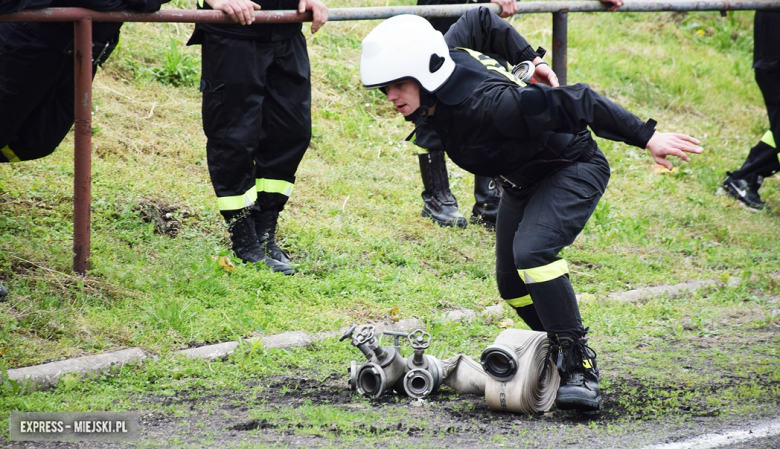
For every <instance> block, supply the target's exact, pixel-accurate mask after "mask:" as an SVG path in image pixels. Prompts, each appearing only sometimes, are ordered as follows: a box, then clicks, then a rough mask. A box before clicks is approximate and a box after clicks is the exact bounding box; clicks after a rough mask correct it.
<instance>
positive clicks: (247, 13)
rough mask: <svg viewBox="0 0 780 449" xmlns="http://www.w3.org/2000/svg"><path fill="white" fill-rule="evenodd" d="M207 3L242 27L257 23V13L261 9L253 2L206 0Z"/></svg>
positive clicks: (248, 0)
mask: <svg viewBox="0 0 780 449" xmlns="http://www.w3.org/2000/svg"><path fill="white" fill-rule="evenodd" d="M206 3H208V4H209V6H211V7H212V8H214V9H216V10H218V11H222V12H224V13H225V14H227V15H228V16H230V18H231V19H233V22H236V23H240V24H241V25H251V24H252V22H254V21H255V11H257V10H259V9H260V5H258V4H257V3H255V2H253V1H252V0H206Z"/></svg>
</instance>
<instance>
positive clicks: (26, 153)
mask: <svg viewBox="0 0 780 449" xmlns="http://www.w3.org/2000/svg"><path fill="white" fill-rule="evenodd" d="M73 114H74V113H73V58H72V57H70V56H68V55H64V54H63V53H62V52H58V51H56V50H54V49H53V48H51V47H49V46H48V45H46V44H45V43H44V42H43V41H41V40H40V39H39V38H38V37H37V35H36V34H35V33H34V32H33V31H32V29H31V28H30V24H28V23H2V24H0V124H2V125H0V162H20V161H27V160H33V159H38V158H41V157H44V156H48V155H49V154H51V153H52V152H53V151H54V150H55V148H56V147H57V145H59V143H60V142H61V141H62V139H63V138H64V137H65V135H66V134H67V133H68V130H69V129H70V127H71V126H72V125H73Z"/></svg>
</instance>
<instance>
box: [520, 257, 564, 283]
mask: <svg viewBox="0 0 780 449" xmlns="http://www.w3.org/2000/svg"><path fill="white" fill-rule="evenodd" d="M517 272H518V273H519V274H520V279H522V280H523V282H525V283H526V284H535V283H537V282H547V281H552V280H553V279H557V278H559V277H561V276H563V275H565V274H568V273H569V264H567V263H566V260H565V259H559V260H556V261H555V262H553V263H551V264H547V265H545V266H543V267H537V268H528V269H526V270H517Z"/></svg>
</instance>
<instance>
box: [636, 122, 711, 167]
mask: <svg viewBox="0 0 780 449" xmlns="http://www.w3.org/2000/svg"><path fill="white" fill-rule="evenodd" d="M699 143H700V142H699V140H698V139H694V138H693V137H691V136H687V135H685V134H677V133H659V132H658V131H656V132H655V134H653V137H651V138H650V141H649V142H647V149H648V151H650V154H651V155H652V156H653V159H654V160H655V163H656V164H658V165H662V166H664V167H666V168H667V169H669V170H671V169H672V168H673V167H672V163H671V162H669V161H668V160H666V157H667V156H677V157H679V158H680V159H682V160H684V161H685V162H690V161H691V158H690V156H688V154H687V153H694V154H699V153H701V152H702V151H703V150H704V149H703V148H702V147H700V146H699Z"/></svg>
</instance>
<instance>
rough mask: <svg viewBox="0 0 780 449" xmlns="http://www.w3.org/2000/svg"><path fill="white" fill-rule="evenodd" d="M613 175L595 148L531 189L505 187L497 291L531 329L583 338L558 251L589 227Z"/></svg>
mask: <svg viewBox="0 0 780 449" xmlns="http://www.w3.org/2000/svg"><path fill="white" fill-rule="evenodd" d="M591 144H595V143H593V142H592V143H591ZM609 175H610V170H609V163H608V162H607V159H606V158H605V157H604V154H603V153H602V152H601V151H600V150H598V149H596V151H595V153H594V155H593V156H592V157H591V158H590V159H589V160H587V161H584V162H583V161H577V162H574V163H573V164H571V165H569V166H567V167H565V168H563V169H561V170H559V171H557V172H555V173H553V174H551V175H550V176H548V177H546V178H544V179H543V180H541V181H539V182H538V183H536V184H535V185H533V186H531V187H529V188H526V189H514V188H506V186H505V189H504V195H503V196H502V197H501V204H500V206H499V208H498V220H497V222H496V278H497V284H498V290H499V293H500V295H501V298H503V299H504V300H505V301H507V302H508V303H509V304H510V305H512V306H513V307H515V309H516V310H517V312H518V315H520V317H521V318H522V319H523V320H524V321H525V322H526V324H528V325H529V326H530V327H531V328H532V329H533V330H537V331H546V332H547V333H548V334H551V335H552V334H557V333H571V334H576V335H584V334H585V329H584V328H583V326H582V319H581V317H580V312H579V307H578V305H577V299H576V298H575V296H574V289H573V288H572V286H571V283H570V282H569V272H568V266H567V265H566V261H565V260H563V259H561V258H559V257H558V253H559V252H560V251H561V250H562V249H563V248H564V247H566V246H569V245H571V244H572V243H573V242H574V239H575V238H576V237H577V235H579V233H580V232H581V231H582V229H583V228H584V227H585V224H586V223H587V221H588V219H589V218H590V216H591V215H592V214H593V211H594V210H595V209H596V205H597V204H598V202H599V200H600V199H601V196H602V195H603V194H604V191H605V190H606V188H607V183H608V182H609Z"/></svg>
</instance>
